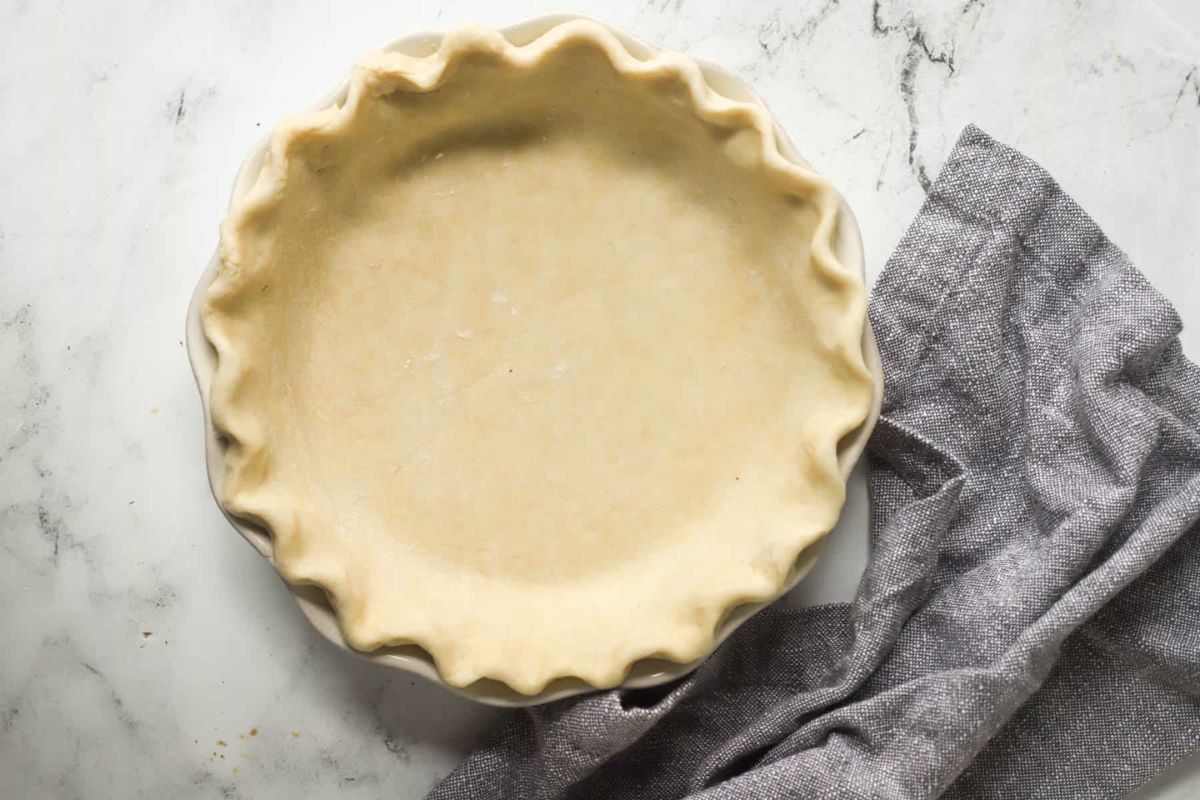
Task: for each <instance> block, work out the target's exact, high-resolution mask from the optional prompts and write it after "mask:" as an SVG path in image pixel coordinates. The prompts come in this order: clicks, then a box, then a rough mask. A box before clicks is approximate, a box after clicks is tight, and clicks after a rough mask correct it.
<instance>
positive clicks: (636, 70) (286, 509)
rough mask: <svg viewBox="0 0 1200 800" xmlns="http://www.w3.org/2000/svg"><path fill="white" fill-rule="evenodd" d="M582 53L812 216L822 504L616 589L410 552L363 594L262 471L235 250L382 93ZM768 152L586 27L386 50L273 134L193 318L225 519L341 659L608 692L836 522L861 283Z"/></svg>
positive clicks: (741, 116) (317, 529) (659, 563)
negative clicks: (269, 547)
mask: <svg viewBox="0 0 1200 800" xmlns="http://www.w3.org/2000/svg"><path fill="white" fill-rule="evenodd" d="M576 46H578V47H581V48H584V49H591V50H594V51H595V53H597V54H601V55H603V56H604V57H605V58H606V59H607V62H608V64H609V65H611V68H612V70H613V71H614V73H615V74H616V76H618V77H619V78H620V79H621V80H624V81H631V82H645V83H647V84H649V83H654V84H662V83H664V82H666V83H674V84H677V88H678V89H680V90H681V92H682V94H683V96H684V97H686V99H687V105H688V106H689V110H690V111H691V113H692V114H694V116H695V117H696V118H697V119H698V120H700V121H701V123H702V124H704V125H708V126H712V127H714V128H719V129H720V130H722V131H725V132H727V133H729V137H728V139H729V141H734V140H736V141H737V142H738V144H737V147H734V146H730V147H728V148H727V149H726V152H727V153H728V154H729V157H730V159H731V160H734V161H737V162H739V163H740V165H741V167H742V168H743V169H746V170H749V171H751V172H753V173H754V174H756V175H759V176H761V177H762V178H763V179H764V180H766V181H768V182H769V183H770V184H771V185H772V186H773V187H776V188H778V189H779V191H781V192H783V193H784V194H786V195H788V196H789V197H792V198H795V199H797V200H802V201H803V202H804V203H805V204H807V205H808V207H810V208H811V209H813V210H815V213H816V220H815V224H813V226H812V233H811V237H812V238H811V241H810V242H808V247H809V254H810V256H809V258H808V264H801V265H800V269H801V270H806V271H807V273H806V275H805V276H804V277H805V278H806V279H809V280H810V284H809V285H808V287H807V288H810V289H813V288H814V287H816V288H815V289H814V291H820V292H824V294H823V295H821V297H820V298H819V300H820V301H821V302H818V303H817V304H816V306H815V307H813V305H812V304H810V307H809V308H807V309H806V310H807V311H810V312H813V313H814V314H815V315H817V316H819V317H820V319H819V322H820V328H819V330H816V331H810V332H812V333H814V335H815V337H816V338H817V339H818V341H819V346H820V347H821V348H823V349H822V352H823V353H824V354H825V355H827V356H832V357H834V358H835V360H836V362H837V363H838V364H839V366H838V367H835V371H837V372H838V373H839V377H840V378H841V379H842V384H843V386H842V388H844V389H846V393H845V395H844V396H842V397H841V398H840V399H841V400H842V401H845V404H844V405H843V406H841V407H839V408H836V409H827V411H828V416H827V418H826V419H824V420H823V421H821V424H820V425H817V424H812V425H807V426H804V427H803V433H804V436H801V431H800V430H797V431H796V435H797V442H796V447H797V448H798V449H799V451H800V452H801V453H802V454H804V456H805V460H804V465H803V469H804V474H803V476H802V478H801V480H802V481H803V482H806V483H807V485H808V486H809V488H811V487H813V486H815V487H817V489H816V490H815V492H816V494H818V495H821V497H818V498H816V499H814V500H813V501H812V502H811V503H810V504H809V505H808V506H805V509H806V510H807V511H808V512H809V514H810V516H811V519H810V520H808V522H807V523H806V524H805V525H795V526H791V527H789V528H788V529H787V530H786V531H785V533H784V534H783V535H780V533H779V531H774V533H773V535H772V536H770V537H768V536H767V534H763V536H764V540H763V541H761V542H756V543H754V542H752V543H751V544H752V545H754V547H751V549H750V550H747V549H746V548H747V547H750V545H747V544H746V542H745V541H743V540H744V539H745V537H746V536H747V535H748V532H746V531H738V535H737V536H736V537H735V536H731V535H730V536H727V537H726V538H727V539H728V540H729V542H730V547H729V551H728V552H722V551H716V550H714V549H713V547H715V546H716V545H719V544H721V543H722V540H720V539H719V538H718V539H712V538H711V537H710V538H709V539H708V540H706V541H705V544H706V545H708V546H709V547H708V549H703V550H701V549H698V548H695V547H693V549H692V550H690V551H688V558H687V561H686V562H685V563H681V562H680V560H679V556H680V554H681V552H682V550H680V548H679V547H673V548H672V547H665V546H664V548H663V549H662V550H661V551H651V552H650V553H646V554H639V557H638V560H637V561H636V564H637V567H638V570H637V572H638V573H639V574H638V575H636V576H631V575H629V574H624V575H620V576H615V577H614V576H613V575H612V574H610V573H611V572H612V570H609V571H608V572H606V573H605V576H604V578H603V580H601V579H595V580H593V579H591V578H585V579H581V580H580V581H570V580H568V581H563V582H561V583H559V584H557V585H556V584H554V583H553V582H549V583H548V582H546V581H545V580H542V581H540V582H539V581H537V580H534V581H531V582H530V583H529V584H528V585H526V584H523V583H522V581H521V580H511V579H508V578H505V577H504V576H503V575H501V576H500V577H497V576H495V575H485V574H482V573H476V572H475V571H473V569H470V568H468V569H463V568H462V567H461V566H456V565H454V564H453V563H451V564H449V565H447V564H445V563H442V562H439V561H438V560H437V559H436V558H426V557H424V556H423V555H422V554H420V553H419V552H418V551H414V553H413V556H412V562H413V569H411V570H409V571H407V572H406V573H405V575H404V581H403V587H402V589H401V590H399V591H392V590H391V589H390V586H389V591H388V593H387V596H386V597H385V598H384V597H382V595H381V594H379V593H378V592H377V595H378V596H375V597H373V596H372V594H371V592H370V591H364V589H363V587H364V586H370V587H373V590H377V589H378V588H379V587H380V586H381V585H383V584H381V582H380V581H381V580H383V579H382V578H381V577H380V576H378V575H376V576H372V575H371V574H369V573H370V572H371V570H372V568H373V565H374V564H375V563H376V562H375V560H374V559H372V558H369V557H366V558H364V557H362V555H361V554H350V555H348V554H347V552H346V548H345V547H344V546H343V545H342V540H340V539H339V538H338V537H337V536H334V535H330V533H329V531H327V530H323V529H322V528H321V526H320V525H317V526H313V525H312V524H311V519H310V518H309V517H306V512H309V511H311V509H307V508H306V503H304V502H302V500H301V498H302V497H304V496H307V495H311V493H312V491H313V487H312V486H302V485H296V483H295V480H294V479H293V480H292V481H291V482H290V483H289V481H288V480H286V479H283V478H281V477H280V476H279V475H278V474H276V471H275V470H274V469H273V468H272V462H271V456H270V454H271V450H272V439H271V435H270V431H271V430H272V426H271V424H270V420H269V419H265V417H267V416H269V414H270V412H271V409H269V408H261V407H255V406H254V405H253V404H252V403H248V402H247V399H246V395H248V394H252V392H251V391H250V390H249V388H248V387H252V386H253V385H254V383H255V382H256V381H259V380H261V378H262V369H261V368H260V367H259V366H258V365H262V364H269V363H271V361H272V358H273V356H272V354H271V353H270V344H271V339H270V336H269V335H266V334H264V333H263V332H262V331H256V330H255V329H254V322H255V318H254V315H253V314H252V313H247V312H246V309H247V308H252V307H253V304H254V303H255V302H256V296H257V295H258V294H259V293H261V292H264V291H266V288H265V287H266V286H267V285H269V281H264V277H265V276H264V275H261V274H257V273H256V272H255V269H256V268H257V266H256V265H250V264H247V263H245V256H246V253H245V250H246V248H245V240H246V239H248V238H250V236H251V234H250V233H249V231H252V230H253V231H257V232H258V234H261V230H262V228H263V226H264V220H269V219H270V218H271V215H272V214H273V213H274V212H275V211H276V210H277V209H278V208H279V207H280V206H281V204H282V202H283V198H284V196H285V193H286V192H287V191H288V190H289V180H288V176H289V169H290V168H291V167H292V166H293V163H294V162H296V161H297V160H301V159H303V158H305V157H307V156H306V155H305V154H301V149H302V146H303V143H304V142H305V141H306V140H311V139H313V138H314V137H319V138H320V140H321V141H325V142H336V141H337V140H338V138H339V137H348V136H350V135H351V134H353V133H354V132H355V130H356V128H355V126H356V125H357V124H358V123H359V117H360V116H361V114H360V112H361V111H362V110H363V109H364V108H366V107H367V106H368V105H369V104H372V103H379V102H383V100H384V99H385V98H387V97H388V96H389V95H392V94H393V93H429V92H433V91H434V90H436V89H438V88H439V87H441V86H442V85H443V84H445V83H446V81H447V80H449V79H450V78H451V77H452V76H453V74H454V73H455V70H456V69H457V68H458V67H459V65H460V64H462V63H463V62H464V61H466V60H468V59H471V58H475V57H483V58H485V59H486V60H487V64H488V66H489V68H494V69H496V70H508V71H510V72H511V73H512V74H514V75H515V74H524V75H531V74H534V73H536V71H537V70H538V69H540V68H542V67H543V66H545V65H546V64H547V63H548V62H550V61H551V60H552V59H553V58H554V56H555V55H556V54H557V53H561V52H563V51H564V50H566V49H567V48H570V47H576ZM775 137H776V134H775V128H774V122H773V119H772V118H771V116H770V114H769V113H768V112H767V111H766V109H765V108H763V107H761V106H758V105H754V104H751V103H745V102H740V101H734V100H730V99H728V98H725V97H723V96H721V95H719V94H717V93H715V92H714V91H712V89H711V88H709V87H708V85H707V84H706V82H705V81H704V79H703V76H702V74H701V71H700V68H699V67H698V65H697V64H696V63H695V62H694V61H692V60H691V59H688V58H686V57H683V56H680V55H677V54H671V53H662V54H656V55H653V56H652V57H648V58H639V57H636V56H634V55H632V54H631V53H630V52H629V51H628V50H627V49H626V48H625V47H624V46H623V45H622V44H621V43H620V41H619V40H618V39H617V38H616V37H615V36H614V35H613V34H612V33H611V32H610V31H609V30H608V29H606V28H605V27H603V26H602V25H600V24H598V23H594V22H591V21H586V20H573V21H569V22H565V23H562V24H560V25H557V26H555V27H553V28H551V29H550V30H549V31H547V32H545V33H543V34H542V35H540V36H538V37H537V38H535V39H534V40H533V41H531V42H529V43H528V44H524V45H514V44H512V43H510V42H509V41H508V40H507V39H505V38H504V37H503V36H502V35H501V34H499V33H497V32H493V31H488V30H484V29H477V28H469V29H463V30H459V31H455V32H452V33H450V34H447V35H446V36H445V37H444V39H443V40H442V42H441V45H440V46H439V48H438V49H437V50H436V52H434V53H432V54H430V55H428V56H425V57H412V56H407V55H402V54H399V53H394V52H380V53H376V54H373V55H371V56H369V57H368V58H367V59H365V60H364V61H362V62H361V63H360V64H359V65H358V66H356V67H355V69H354V71H353V72H352V74H351V77H350V80H349V84H348V91H347V96H346V99H345V100H344V102H342V103H340V104H337V105H334V106H331V107H329V108H326V109H323V110H321V111H316V112H312V113H308V114H302V115H298V116H295V117H291V118H288V119H286V120H284V121H283V122H281V123H280V124H279V125H278V126H277V127H276V128H275V130H274V131H273V133H272V135H271V138H270V143H269V149H268V151H267V155H266V158H265V160H264V163H263V166H262V169H261V171H260V172H259V174H258V176H257V178H256V179H255V180H254V181H253V183H252V185H251V187H250V189H249V190H248V191H247V192H246V193H245V194H244V195H243V196H242V197H241V198H236V199H235V201H234V203H233V204H232V206H231V208H230V211H229V214H228V216H227V217H226V219H225V220H224V221H223V223H222V226H221V247H220V258H221V268H220V271H219V274H218V275H217V277H216V279H215V280H214V282H213V283H212V284H211V286H210V287H209V289H208V291H207V292H206V294H205V297H204V303H203V306H202V308H201V312H200V313H201V322H202V325H203V329H204V334H205V336H206V338H207V339H208V340H209V342H210V343H211V344H212V345H213V347H214V349H215V351H216V354H217V360H216V367H215V371H214V374H213V380H212V387H211V412H212V419H213V423H214V425H215V426H216V428H217V430H218V431H219V432H220V434H221V435H222V436H223V437H224V438H225V440H226V442H227V449H226V451H225V458H224V461H225V474H224V480H223V482H222V495H223V496H222V498H221V500H222V503H223V505H224V506H225V507H226V509H227V510H228V511H230V512H231V513H233V514H234V515H236V516H238V517H241V518H243V519H246V520H248V521H250V522H252V523H254V524H257V525H259V526H261V527H263V528H264V529H265V530H267V531H268V532H269V533H270V535H271V536H272V539H273V542H274V553H273V559H272V560H273V563H274V565H275V568H276V569H277V570H278V571H279V573H280V574H281V575H282V576H283V577H284V578H285V579H286V580H287V581H289V582H291V583H293V584H296V585H316V586H319V587H320V588H321V589H323V590H324V591H325V593H326V594H327V596H328V597H329V599H330V602H331V605H332V606H333V608H334V609H335V611H336V612H337V616H338V621H339V625H340V627H341V630H342V634H343V637H344V638H345V640H346V641H347V642H348V643H349V644H350V645H351V646H353V647H354V648H355V649H358V650H361V651H364V652H370V651H374V650H377V649H379V648H383V647H388V646H394V645H408V644H415V645H418V646H419V647H421V648H423V649H424V650H425V651H426V652H428V653H429V655H430V657H431V658H432V659H433V661H434V663H435V665H436V667H437V669H438V672H439V673H440V675H441V677H442V678H443V680H444V681H445V682H447V683H448V684H450V685H452V686H456V687H464V686H468V685H470V684H472V683H475V682H477V681H481V680H494V681H499V682H501V683H503V684H504V685H507V686H509V687H511V688H512V689H514V690H515V691H517V692H518V693H521V694H524V695H532V694H536V693H538V692H540V691H542V690H543V689H544V688H545V687H546V686H547V685H548V684H549V683H550V682H552V681H555V680H557V679H561V678H577V679H580V680H582V681H583V682H585V683H587V684H589V685H591V686H594V687H598V688H599V687H611V686H616V685H618V684H619V683H621V681H622V680H623V679H624V677H625V676H626V675H627V673H628V671H629V669H630V667H631V665H633V664H634V663H635V662H638V661H641V660H643V659H666V660H669V661H673V662H679V663H688V662H693V661H695V660H697V659H699V658H701V657H703V656H704V655H706V654H707V653H709V652H710V651H711V650H712V648H713V647H714V646H715V643H716V642H715V636H714V635H715V632H716V630H717V629H718V628H719V626H720V624H721V622H722V620H723V619H724V618H725V616H726V615H727V614H728V613H729V612H730V610H731V609H733V608H735V607H737V606H739V605H742V604H747V603H756V602H762V601H765V600H768V599H771V598H773V597H775V596H777V595H778V594H779V592H780V591H781V589H782V588H783V587H784V585H785V582H786V581H787V579H788V577H789V573H790V571H791V569H792V567H793V565H794V564H795V563H796V561H797V559H798V557H799V556H800V554H801V553H802V552H803V551H804V550H805V549H806V548H808V547H809V546H810V545H812V544H813V543H815V542H816V541H818V540H819V539H820V538H821V537H823V536H824V535H825V534H826V533H828V532H829V530H830V529H831V528H832V527H833V525H834V524H835V523H836V521H837V517H838V515H839V514H840V510H841V505H842V502H843V500H844V493H845V483H844V480H843V478H842V476H841V474H840V472H839V465H838V446H839V443H840V442H841V440H842V439H843V437H845V436H847V435H849V434H850V433H852V432H853V431H855V430H856V429H857V428H859V427H860V426H861V425H862V424H863V422H864V421H865V420H867V418H868V415H869V412H870V408H871V403H872V397H873V391H874V388H875V387H874V379H873V378H872V376H871V373H870V372H869V371H868V369H867V367H866V366H865V364H864V358H863V351H862V343H863V331H864V326H865V324H866V302H865V289H864V286H863V282H862V278H861V276H860V275H857V274H853V273H852V272H850V271H849V270H847V269H845V268H844V267H843V266H842V265H841V264H840V263H839V262H838V259H837V258H836V256H835V254H834V250H833V237H834V235H835V231H836V226H837V217H838V213H839V203H840V199H839V197H838V195H837V193H836V191H835V190H834V189H833V188H832V186H831V185H830V184H829V183H828V182H827V181H826V180H825V179H824V178H822V177H821V176H819V175H817V174H816V173H814V172H812V171H811V170H809V169H807V168H805V167H801V166H799V165H797V164H795V163H793V162H792V161H790V160H788V159H787V158H785V157H784V156H783V155H782V154H781V153H780V151H779V147H778V144H777V142H776V138H775ZM747 142H749V143H750V146H749V148H747ZM439 157H440V155H439ZM319 168H320V167H319ZM258 234H256V235H258ZM258 321H259V322H261V319H260V320H258ZM798 427H799V426H798ZM739 479H740V478H739ZM308 505H311V504H308ZM692 544H693V545H695V544H696V542H692ZM735 545H736V546H735ZM755 547H756V548H757V549H755ZM748 554H749V557H747V556H748ZM385 560H386V559H385ZM418 567H419V568H418ZM376 571H378V569H376ZM618 571H619V570H618ZM625 572H626V573H628V572H629V570H625ZM384 583H387V584H390V583H391V581H384ZM589 592H594V596H592V597H589V595H588V593H589ZM556 611H562V613H557V614H556V613H555V612H556Z"/></svg>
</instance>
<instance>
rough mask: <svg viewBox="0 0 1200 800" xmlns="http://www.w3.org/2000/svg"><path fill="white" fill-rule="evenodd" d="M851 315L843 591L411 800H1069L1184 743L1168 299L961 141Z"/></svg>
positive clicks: (541, 715)
mask: <svg viewBox="0 0 1200 800" xmlns="http://www.w3.org/2000/svg"><path fill="white" fill-rule="evenodd" d="M871 322H872V325H873V326H874V328H875V331H876V333H877V334H878V338H879V345H880V350H881V351H882V354H883V364H884V372H885V375H886V393H885V407H884V415H883V418H882V419H881V420H880V423H879V427H878V429H877V431H876V433H875V435H874V437H873V439H872V441H871V445H870V449H869V454H868V459H869V467H870V473H869V480H870V492H871V501H872V524H871V528H872V530H871V535H872V554H871V559H870V563H869V565H868V567H867V570H866V573H865V575H864V576H863V579H862V582H861V584H860V586H859V590H858V595H857V598H856V599H855V601H854V602H853V603H852V604H850V605H848V606H847V605H834V606H823V607H818V608H809V609H801V610H782V609H774V608H773V609H768V610H766V611H764V612H763V613H761V614H759V615H758V616H757V617H755V618H754V619H753V620H751V622H749V623H748V624H747V625H746V626H745V627H744V628H743V629H742V630H741V631H739V632H738V634H737V635H735V636H734V637H733V638H732V639H731V640H730V641H729V642H727V643H726V644H725V645H724V646H723V647H722V648H720V650H719V651H718V652H717V653H716V654H715V655H714V656H713V657H712V658H710V659H709V660H708V661H707V662H706V663H705V664H704V666H702V667H701V668H700V669H699V670H698V671H696V672H695V673H694V674H693V675H692V676H690V677H688V678H686V679H684V680H683V681H681V682H679V683H677V684H675V685H674V686H671V687H666V688H662V689H657V690H640V691H613V692H607V693H603V694H596V695H592V696H588V697H585V698H582V699H576V700H570V701H563V702H560V703H556V704H552V705H549V706H545V707H541V708H536V709H533V710H531V711H527V712H520V713H518V714H515V715H514V716H513V717H512V718H510V720H509V721H508V722H507V723H506V724H505V725H503V726H502V728H501V729H500V730H499V731H498V733H497V734H496V736H495V738H494V740H493V741H491V742H490V743H488V744H486V745H485V746H483V747H481V748H480V749H479V750H478V751H476V752H475V753H474V754H472V755H471V756H470V757H469V758H468V759H467V760H466V761H465V762H464V763H463V764H462V765H461V766H459V767H458V769H457V770H456V771H454V772H453V773H452V774H451V775H450V776H449V777H448V778H447V779H446V780H445V781H444V782H443V783H442V784H441V785H440V786H439V787H437V789H435V791H434V793H433V795H432V796H433V797H435V798H439V800H465V799H466V798H472V800H473V799H474V798H560V797H571V798H577V797H618V798H653V800H662V799H663V798H672V797H682V796H685V795H686V796H702V797H706V798H710V797H711V798H776V797H797V798H886V799H887V800H892V798H928V797H936V796H939V795H944V796H946V797H953V798H972V799H974V798H1038V799H1039V800H1059V798H1061V799H1062V800H1068V799H1069V800H1080V798H1109V797H1119V796H1121V795H1123V794H1124V793H1126V792H1128V791H1129V790H1131V789H1133V788H1134V787H1136V786H1137V785H1139V784H1140V783H1142V782H1143V781H1144V780H1146V779H1147V778H1148V777H1150V776H1151V775H1153V774H1154V773H1156V772H1158V771H1160V770H1162V769H1163V768H1164V767H1166V766H1168V765H1169V764H1171V763H1172V762H1174V761H1175V760H1177V759H1179V758H1180V757H1182V756H1183V755H1185V754H1187V753H1188V752H1190V751H1192V750H1193V749H1196V748H1198V747H1200V524H1198V520H1200V369H1197V367H1196V366H1195V365H1194V364H1192V363H1191V362H1189V361H1188V360H1187V359H1186V358H1185V357H1184V356H1183V354H1182V352H1181V350H1180V346H1179V342H1178V340H1177V338H1176V336H1177V334H1178V332H1179V329H1180V321H1179V318H1178V316H1177V315H1176V314H1175V312H1174V310H1173V309H1172V308H1171V306H1170V305H1169V304H1168V303H1167V302H1166V301H1165V300H1164V299H1163V298H1162V296H1160V295H1159V294H1158V293H1157V292H1156V291H1155V290H1154V289H1153V288H1152V287H1151V286H1150V285H1149V284H1148V283H1147V282H1146V280H1145V279H1144V278H1143V277H1142V275H1141V274H1140V273H1139V272H1138V271H1137V269H1135V268H1134V267H1133V265H1132V264H1131V263H1130V262H1129V260H1128V259H1127V258H1126V257H1125V255H1124V254H1122V253H1121V251H1120V250H1118V249H1117V248H1116V247H1115V246H1114V245H1113V244H1112V243H1111V242H1109V241H1108V239H1106V238H1105V236H1104V235H1103V234H1102V233H1101V232H1100V230H1099V229H1098V228H1097V227H1096V225H1095V223H1093V222H1092V221H1091V220H1090V219H1089V218H1088V217H1087V216H1086V215H1085V214H1084V213H1083V211H1082V210H1080V208H1079V207H1078V206H1077V205H1076V204H1075V203H1074V202H1073V201H1072V200H1071V199H1070V198H1069V197H1067V196H1066V195H1065V194H1064V193H1063V191H1062V190H1061V189H1060V188H1059V187H1058V185H1057V184H1056V183H1055V182H1054V181H1053V180H1052V179H1051V178H1050V177H1049V175H1047V174H1046V173H1045V172H1044V171H1043V170H1042V169H1041V168H1040V167H1038V166H1037V165H1036V164H1034V163H1032V162H1031V161H1029V160H1028V159H1026V158H1025V157H1024V156H1022V155H1020V154H1019V153H1017V152H1015V151H1014V150H1012V149H1010V148H1008V147H1005V146H1004V145H1001V144H998V143H997V142H995V141H993V140H992V139H990V138H989V137H988V136H987V135H986V134H984V133H983V132H982V131H980V130H978V129H977V128H974V127H970V128H968V129H967V130H966V131H965V132H964V133H963V134H962V137H961V138H960V139H959V142H958V144H957V146H956V147H955V149H954V152H953V154H952V155H951V157H950V159H949V161H948V162H947V164H946V166H945V167H944V168H943V170H942V173H941V176H940V177H939V178H938V180H937V183H935V184H934V186H933V187H932V190H931V192H930V195H929V198H928V201H927V202H926V204H925V206H924V208H923V209H922V210H921V213H920V215H919V216H918V217H917V219H916V221H915V222H914V223H913V224H912V226H911V227H910V228H909V230H908V233H907V234H906V235H905V237H904V239H903V241H901V243H900V246H899V248H898V249H897V251H896V253H895V254H894V255H893V256H892V258H891V260H890V261H889V262H888V264H887V266H886V268H885V270H884V273H883V275H882V277H881V278H880V280H879V283H878V285H877V286H876V287H875V290H874V294H873V297H872V305H871Z"/></svg>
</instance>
